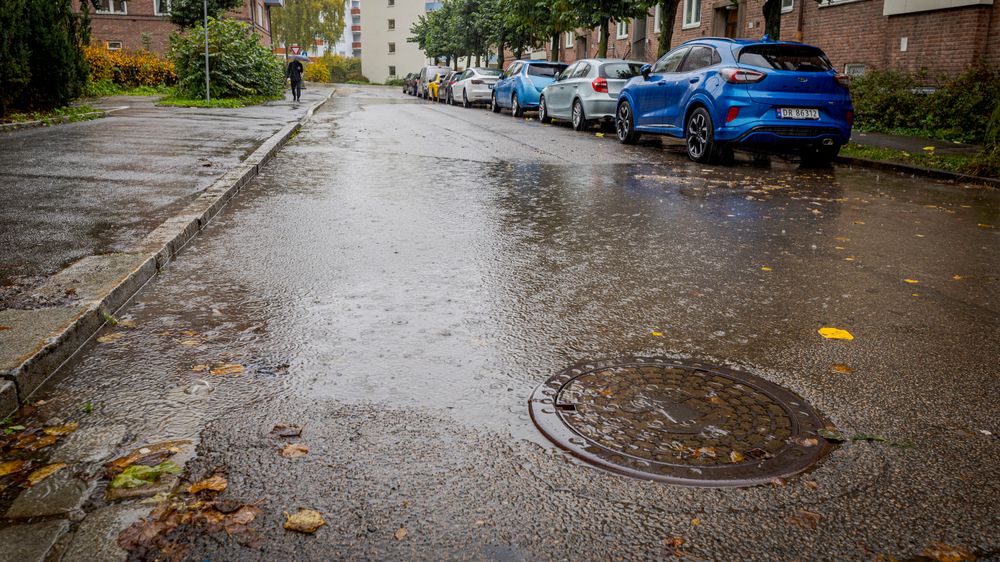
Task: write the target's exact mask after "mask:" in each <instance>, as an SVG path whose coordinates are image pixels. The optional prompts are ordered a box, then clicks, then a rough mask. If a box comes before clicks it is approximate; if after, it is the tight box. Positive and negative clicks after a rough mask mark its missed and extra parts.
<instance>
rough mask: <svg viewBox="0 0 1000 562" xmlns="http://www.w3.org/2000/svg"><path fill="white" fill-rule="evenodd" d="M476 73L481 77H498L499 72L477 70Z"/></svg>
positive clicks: (495, 70) (484, 69)
mask: <svg viewBox="0 0 1000 562" xmlns="http://www.w3.org/2000/svg"><path fill="white" fill-rule="evenodd" d="M476 72H478V73H479V74H480V75H481V76H500V71H499V70H497V69H495V68H477V69H476Z"/></svg>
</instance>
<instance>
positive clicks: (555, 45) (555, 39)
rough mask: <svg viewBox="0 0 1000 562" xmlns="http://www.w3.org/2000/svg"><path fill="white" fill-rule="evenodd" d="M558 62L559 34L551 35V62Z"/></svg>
mask: <svg viewBox="0 0 1000 562" xmlns="http://www.w3.org/2000/svg"><path fill="white" fill-rule="evenodd" d="M558 61H559V34H558V33H553V34H552V62H558Z"/></svg>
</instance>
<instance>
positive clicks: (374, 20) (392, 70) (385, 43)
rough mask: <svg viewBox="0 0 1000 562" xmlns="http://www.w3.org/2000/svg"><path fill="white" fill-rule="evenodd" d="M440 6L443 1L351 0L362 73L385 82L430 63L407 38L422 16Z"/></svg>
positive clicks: (352, 23) (353, 26)
mask: <svg viewBox="0 0 1000 562" xmlns="http://www.w3.org/2000/svg"><path fill="white" fill-rule="evenodd" d="M440 7H441V2H425V1H424V0H351V10H350V14H351V15H350V17H351V18H352V21H351V33H352V34H353V37H352V39H353V42H352V46H353V47H354V49H355V56H358V54H359V53H358V51H360V56H361V73H362V74H364V75H365V77H367V78H368V79H369V80H371V81H372V82H385V81H386V80H391V79H393V78H401V77H403V76H405V75H406V74H407V73H409V72H416V71H417V70H419V69H420V67H421V66H424V65H426V64H429V62H428V59H427V57H425V56H424V53H423V51H421V50H420V48H419V47H418V46H417V44H416V43H410V42H408V41H407V39H408V38H409V37H410V28H411V27H412V26H413V24H415V23H416V22H417V19H418V18H419V17H420V16H422V15H424V14H426V13H427V12H431V11H434V10H437V9H438V8H440ZM355 17H356V19H354V18H355Z"/></svg>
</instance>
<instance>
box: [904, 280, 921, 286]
mask: <svg viewBox="0 0 1000 562" xmlns="http://www.w3.org/2000/svg"><path fill="white" fill-rule="evenodd" d="M903 283H909V284H910V285H916V284H917V283H920V281H918V280H916V279H903Z"/></svg>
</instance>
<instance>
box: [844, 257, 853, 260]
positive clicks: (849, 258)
mask: <svg viewBox="0 0 1000 562" xmlns="http://www.w3.org/2000/svg"><path fill="white" fill-rule="evenodd" d="M844 261H854V256H847V257H846V258H844Z"/></svg>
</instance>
